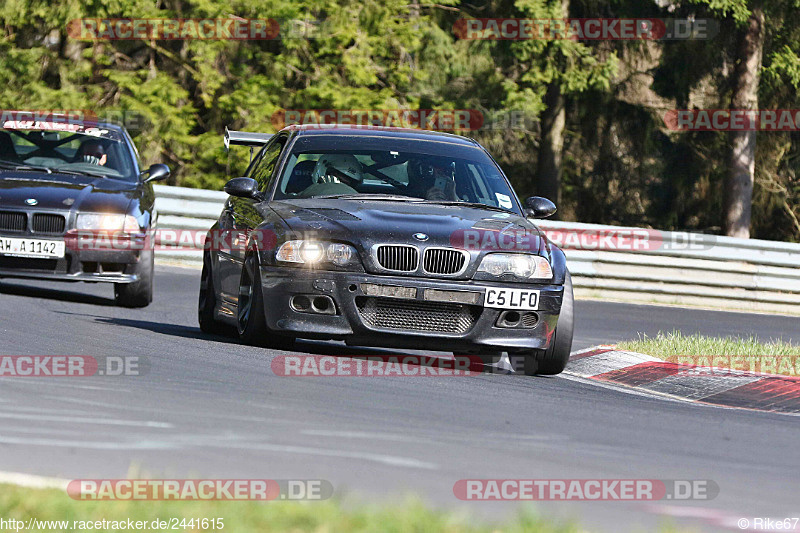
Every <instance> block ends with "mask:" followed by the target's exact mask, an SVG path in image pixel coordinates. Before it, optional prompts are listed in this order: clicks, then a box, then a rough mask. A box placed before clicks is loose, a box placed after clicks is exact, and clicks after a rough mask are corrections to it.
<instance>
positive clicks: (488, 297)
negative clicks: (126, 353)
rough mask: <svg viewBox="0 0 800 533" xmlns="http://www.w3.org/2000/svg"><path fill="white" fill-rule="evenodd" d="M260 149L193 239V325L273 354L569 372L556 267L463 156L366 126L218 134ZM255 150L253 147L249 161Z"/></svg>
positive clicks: (456, 143)
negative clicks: (423, 354)
mask: <svg viewBox="0 0 800 533" xmlns="http://www.w3.org/2000/svg"><path fill="white" fill-rule="evenodd" d="M225 143H226V146H228V145H230V144H240V145H249V146H251V151H252V149H253V147H260V149H259V151H258V152H257V154H256V156H255V157H254V158H252V161H251V163H250V165H249V167H248V169H247V171H246V175H245V177H240V178H234V179H232V180H230V181H229V182H228V183H227V185H226V186H225V191H226V192H227V193H228V194H229V195H230V196H229V199H228V200H227V202H226V204H225V207H224V210H223V212H222V214H221V215H220V217H219V220H218V221H217V223H216V224H215V225H214V226H213V227H212V228H211V231H210V232H209V234H208V236H207V240H206V250H205V252H204V261H203V273H202V281H201V288H200V298H199V322H200V326H201V329H202V330H203V331H206V332H215V331H221V330H222V329H224V328H225V326H226V325H227V326H229V327H230V326H235V327H236V328H237V330H238V333H239V336H240V338H241V339H242V340H243V341H245V342H247V343H252V344H257V345H271V346H280V345H285V344H286V343H287V342H291V340H292V339H294V338H309V339H337V340H344V341H345V342H347V343H348V344H353V345H362V346H381V347H394V348H405V349H420V350H437V351H450V352H453V353H455V354H465V355H466V354H470V355H471V354H474V355H478V356H480V357H481V359H482V360H484V361H489V360H493V358H496V357H497V356H498V354H499V353H500V352H508V354H509V357H510V358H511V359H512V360H513V361H515V362H516V365H515V366H517V367H518V368H519V369H520V370H524V372H525V373H526V374H557V373H559V372H561V371H562V370H563V369H564V367H565V365H566V364H567V360H568V359H569V354H570V349H571V346H572V332H573V316H572V315H573V297H572V283H571V280H570V275H569V272H568V271H567V268H566V262H565V257H564V253H563V252H562V251H561V250H560V249H559V248H558V247H556V246H555V245H553V244H552V243H551V242H549V241H548V240H547V238H546V237H545V235H544V234H543V233H542V232H541V231H540V230H539V229H538V228H537V226H536V225H535V224H534V223H533V222H532V221H531V219H535V218H543V217H546V216H549V215H551V214H553V213H554V212H555V209H556V207H555V205H553V204H552V202H550V201H549V200H547V199H545V198H541V197H531V198H528V199H527V200H526V201H525V202H524V203H522V204H521V203H520V202H519V200H518V199H517V196H516V194H515V193H514V190H513V189H512V187H511V185H510V184H509V182H508V179H507V178H506V176H505V175H504V174H503V172H502V170H501V169H500V167H499V166H498V165H497V163H496V162H495V161H494V160H493V159H492V157H491V156H490V155H489V154H488V152H487V151H486V150H485V149H484V148H483V147H481V146H480V145H479V144H478V143H477V142H475V141H473V140H471V139H467V138H464V137H460V136H457V135H451V134H444V133H434V132H428V131H420V130H406V129H396V128H374V127H367V128H365V127H342V126H339V127H335V128H320V127H318V126H317V127H307V126H290V127H287V128H285V129H283V130H281V131H280V132H278V133H277V134H275V135H274V136H270V135H261V134H254V133H247V132H227V131H226V137H225ZM262 145H263V146H262Z"/></svg>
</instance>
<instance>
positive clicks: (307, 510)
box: [0, 485, 583, 533]
mask: <svg viewBox="0 0 800 533" xmlns="http://www.w3.org/2000/svg"><path fill="white" fill-rule="evenodd" d="M476 505H478V506H479V505H481V504H480V503H476ZM509 505H515V504H514V503H509ZM0 518H3V519H5V520H8V519H9V518H14V519H16V520H23V521H27V520H28V519H30V518H36V519H37V520H67V521H69V523H70V528H69V529H63V528H58V527H55V528H50V529H47V531H75V528H73V527H72V523H73V521H75V520H78V521H97V520H103V519H105V520H107V521H110V520H120V521H121V520H127V519H128V518H130V519H131V520H132V521H134V522H136V521H138V520H141V521H147V522H148V527H147V528H146V529H144V531H152V529H151V528H150V527H149V523H152V521H153V520H154V519H160V520H166V521H169V520H170V519H173V518H177V519H178V521H180V520H182V519H184V518H185V519H186V520H187V521H188V520H189V519H191V518H195V520H197V519H198V518H200V519H202V518H208V519H209V520H211V519H216V518H222V519H223V525H224V529H223V532H232V533H247V532H254V533H255V532H259V533H260V532H270V531H275V532H284V531H288V532H302V531H314V532H325V533H328V532H330V533H338V532H351V531H352V532H365V533H366V532H370V533H371V532H376V531H381V532H388V533H394V532H397V533H401V532H420V533H422V532H424V533H434V532H453V533H455V532H462V531H463V532H475V533H477V532H490V531H511V532H517V531H518V532H523V531H525V532H543V533H556V532H558V533H561V532H563V533H566V532H577V531H579V528H578V527H577V526H576V525H572V524H552V523H551V522H550V521H548V520H545V519H543V518H540V517H537V516H536V515H534V514H533V513H532V512H528V511H522V512H520V513H519V514H518V515H517V516H516V518H514V519H512V520H510V521H507V522H505V523H503V524H502V525H489V524H485V523H480V522H477V521H475V520H474V518H472V517H471V516H470V515H469V514H466V513H455V512H446V511H438V510H432V509H430V508H429V507H427V506H426V505H425V504H424V503H422V502H421V501H420V500H419V499H416V498H409V499H407V500H405V501H404V502H400V503H397V504H393V505H390V506H358V505H352V506H351V505H343V504H342V502H341V501H339V500H337V499H336V498H334V499H331V500H325V501H318V502H280V501H276V502H266V503H263V502H249V501H228V502H214V501H207V502H188V501H181V502H163V501H113V502H108V501H106V502H89V501H77V500H73V499H71V498H70V497H69V496H67V494H66V492H65V491H61V490H56V489H46V490H40V489H29V488H22V487H17V486H14V485H0ZM195 524H197V522H196V521H195ZM5 529H6V530H8V529H9V528H8V526H6V528H5ZM194 529H195V530H197V531H215V530H213V529H211V528H209V529H206V530H203V529H202V528H199V527H195V528H194ZM11 530H12V531H13V528H12V529H11ZM44 530H45V529H33V531H44ZM95 530H97V529H95ZM100 530H101V531H103V530H104V529H102V528H100ZM107 530H110V529H107ZM191 530H192V528H186V529H184V528H178V529H175V530H174V531H191ZM171 531H172V530H171ZM580 531H583V530H580Z"/></svg>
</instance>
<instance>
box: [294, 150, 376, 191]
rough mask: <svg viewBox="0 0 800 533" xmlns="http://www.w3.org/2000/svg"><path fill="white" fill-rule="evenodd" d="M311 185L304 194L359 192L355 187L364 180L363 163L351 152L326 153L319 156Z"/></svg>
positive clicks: (312, 174)
mask: <svg viewBox="0 0 800 533" xmlns="http://www.w3.org/2000/svg"><path fill="white" fill-rule="evenodd" d="M311 181H312V182H313V183H312V185H311V186H310V187H308V188H307V189H306V190H304V191H303V196H305V197H310V196H327V195H331V194H358V191H357V190H356V189H355V187H357V186H358V185H359V184H361V182H362V181H364V173H363V170H362V167H361V163H359V162H358V159H356V158H355V156H353V155H351V154H326V155H323V156H322V157H320V158H319V161H317V164H316V166H315V167H314V172H312V173H311Z"/></svg>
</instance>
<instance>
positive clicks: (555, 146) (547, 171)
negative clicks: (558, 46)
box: [534, 0, 570, 218]
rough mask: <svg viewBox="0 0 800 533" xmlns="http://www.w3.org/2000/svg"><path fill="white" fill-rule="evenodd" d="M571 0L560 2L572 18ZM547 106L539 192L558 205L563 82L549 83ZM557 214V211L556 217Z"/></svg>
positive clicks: (539, 161)
mask: <svg viewBox="0 0 800 533" xmlns="http://www.w3.org/2000/svg"><path fill="white" fill-rule="evenodd" d="M569 1H570V0H562V1H561V13H562V15H563V16H564V18H567V17H569ZM544 104H545V105H546V106H547V108H546V109H545V110H544V111H543V112H542V115H541V117H540V123H541V127H542V138H541V141H540V143H539V157H538V159H537V161H536V175H535V176H534V179H535V184H536V189H535V190H536V193H537V194H538V195H539V196H544V197H545V198H548V199H549V200H552V201H553V202H554V203H555V204H556V205H559V204H560V202H561V157H562V155H563V150H564V128H565V125H566V122H567V114H566V110H565V109H564V95H563V94H561V84H560V83H559V82H558V80H553V81H552V82H551V83H550V84H549V85H548V86H547V93H546V94H545V96H544ZM556 217H558V213H556V216H555V217H554V218H556Z"/></svg>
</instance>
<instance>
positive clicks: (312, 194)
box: [275, 135, 517, 212]
mask: <svg viewBox="0 0 800 533" xmlns="http://www.w3.org/2000/svg"><path fill="white" fill-rule="evenodd" d="M331 196H337V197H356V198H361V197H364V198H367V197H380V198H384V199H392V200H408V201H426V202H439V203H450V202H463V203H465V204H470V203H471V204H480V205H484V206H487V207H492V208H500V209H506V210H509V211H514V212H516V210H517V203H516V200H515V199H514V198H515V197H514V192H513V190H512V189H511V187H510V186H509V185H508V182H507V181H506V179H505V177H503V175H502V174H501V173H500V170H499V169H498V168H497V165H495V163H494V162H493V161H492V160H491V158H489V157H488V156H487V155H486V153H485V152H483V151H482V150H480V149H479V148H477V147H471V146H464V145H460V144H454V143H449V142H439V141H423V140H408V139H397V138H388V137H378V136H375V137H366V136H342V135H336V136H333V135H331V136H327V135H316V136H309V137H306V138H303V137H301V138H300V139H298V141H297V142H296V143H295V145H294V147H293V148H292V152H291V154H290V155H289V159H288V162H287V164H286V166H285V168H284V171H283V173H282V174H281V177H280V181H279V183H278V186H277V190H276V192H275V199H278V200H280V199H287V198H322V197H331Z"/></svg>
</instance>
